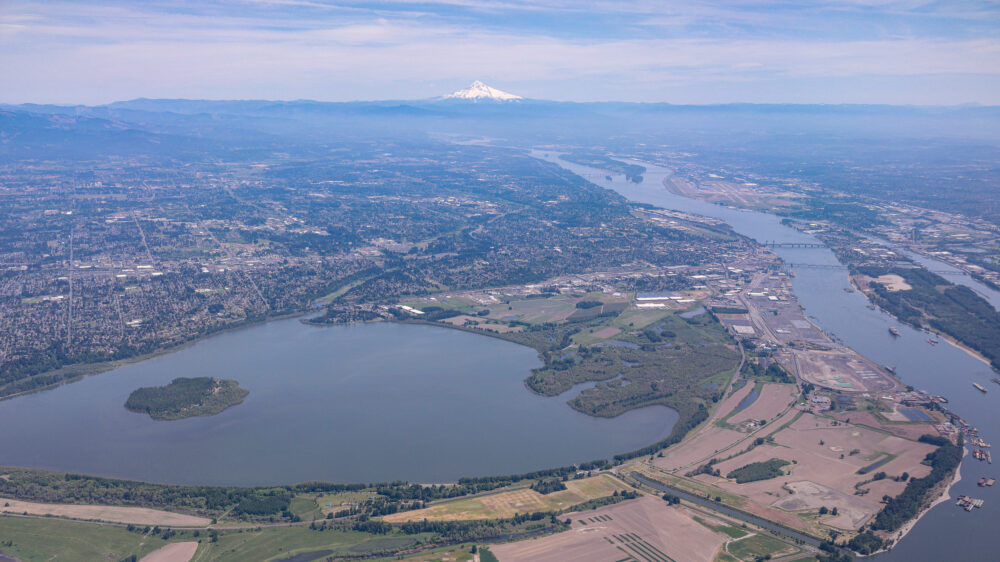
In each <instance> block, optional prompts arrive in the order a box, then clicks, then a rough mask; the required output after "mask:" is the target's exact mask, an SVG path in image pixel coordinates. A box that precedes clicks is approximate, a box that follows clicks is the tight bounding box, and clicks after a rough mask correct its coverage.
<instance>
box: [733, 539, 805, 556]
mask: <svg viewBox="0 0 1000 562" xmlns="http://www.w3.org/2000/svg"><path fill="white" fill-rule="evenodd" d="M791 548H793V547H792V546H791V545H789V544H788V543H785V542H782V541H779V540H778V539H776V538H774V537H769V536H767V535H754V536H752V537H747V538H745V539H742V540H738V541H731V542H730V543H729V544H727V545H726V549H727V550H728V551H729V553H730V554H732V555H733V556H736V557H737V558H739V559H741V560H748V561H752V560H757V559H758V557H763V556H767V555H768V554H770V555H772V557H774V555H775V554H777V553H779V552H782V551H787V550H790V549H791Z"/></svg>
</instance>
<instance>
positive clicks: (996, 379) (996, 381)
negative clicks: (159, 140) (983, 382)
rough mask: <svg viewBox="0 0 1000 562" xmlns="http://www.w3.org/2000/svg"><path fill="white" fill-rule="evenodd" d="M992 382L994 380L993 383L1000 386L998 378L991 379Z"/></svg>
mask: <svg viewBox="0 0 1000 562" xmlns="http://www.w3.org/2000/svg"><path fill="white" fill-rule="evenodd" d="M990 380H992V381H993V382H995V383H997V384H1000V379H998V378H996V377H993V378H992V379H990Z"/></svg>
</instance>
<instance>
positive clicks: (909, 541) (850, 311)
mask: <svg viewBox="0 0 1000 562" xmlns="http://www.w3.org/2000/svg"><path fill="white" fill-rule="evenodd" d="M533 156H535V157H538V158H541V159H543V160H546V161H549V162H552V163H555V164H557V165H559V166H562V167H563V168H566V169H568V170H570V171H573V172H575V173H577V174H578V175H580V176H583V177H585V178H586V179H588V180H589V181H591V182H593V183H595V184H597V185H600V186H602V187H606V188H608V189H612V190H614V191H616V192H617V193H619V194H621V195H622V196H624V197H626V198H627V199H629V200H631V201H635V202H638V203H647V204H652V205H656V206H658V207H662V208H666V209H673V210H678V211H684V212H689V213H694V214H699V215H704V216H709V217H713V218H717V219H720V220H723V221H725V222H727V223H728V224H729V225H730V226H732V227H733V229H734V230H735V231H736V232H738V233H740V234H742V235H744V236H747V237H750V238H753V239H755V240H757V241H758V242H765V241H774V242H778V243H782V242H806V243H811V244H820V243H821V241H820V240H818V239H817V238H815V237H813V236H810V235H808V234H805V233H802V232H800V231H798V230H795V229H794V228H791V227H788V226H784V225H782V224H781V219H780V218H779V217H777V216H775V215H771V214H768V213H760V212H755V211H745V210H739V209H733V208H729V207H723V206H720V205H715V204H712V203H706V202H704V201H699V200H696V199H690V198H687V197H682V196H679V195H675V194H673V193H671V192H669V191H667V189H666V188H665V187H664V180H665V179H666V178H668V177H669V176H670V175H672V172H671V170H669V169H666V168H662V167H659V166H655V165H651V164H648V163H645V162H638V161H631V163H635V164H639V165H641V166H644V167H645V168H646V174H645V175H644V180H643V181H642V183H639V184H635V183H632V182H628V181H626V180H625V178H624V176H621V175H612V176H611V177H612V180H610V181H609V180H608V179H607V178H606V176H607V175H608V172H606V171H603V170H598V169H595V168H589V167H586V166H580V165H577V164H573V163H570V162H566V161H564V160H561V159H559V158H558V156H557V154H556V153H553V152H546V151H534V152H533ZM775 251H776V252H777V253H778V255H780V256H781V257H782V258H783V259H784V260H785V261H786V262H788V263H804V264H821V265H837V264H839V262H838V261H837V258H836V256H834V254H833V252H832V251H830V249H828V248H826V247H821V248H778V249H776V250H775ZM922 261H923V262H925V263H926V264H930V265H932V266H933V269H947V268H948V266H947V264H942V263H940V262H937V261H935V260H930V259H929V258H922ZM978 285H980V286H976V287H975V288H976V290H977V292H983V293H984V294H985V296H987V298H988V299H989V300H990V302H993V303H996V302H1000V293H997V292H996V291H992V290H991V289H989V288H988V287H985V286H983V285H981V284H978ZM792 286H793V289H794V291H795V294H796V296H797V297H798V299H799V301H800V302H801V304H802V306H803V307H804V308H805V311H806V314H808V315H809V317H810V319H811V320H813V322H815V323H816V324H817V325H818V326H819V327H820V328H822V329H823V330H824V331H826V332H827V333H828V334H832V335H835V336H837V337H838V338H839V339H840V340H841V341H842V342H843V343H844V344H845V345H848V346H850V347H851V348H853V349H855V350H857V351H858V352H860V353H861V354H863V355H865V356H866V357H868V358H870V359H872V360H874V361H876V362H878V363H880V364H883V365H890V366H894V367H895V368H896V372H897V375H898V376H899V378H900V379H901V380H902V381H903V382H904V383H906V384H910V385H913V386H914V387H916V388H918V389H923V390H926V391H928V392H930V393H932V394H939V395H942V396H945V397H947V398H948V399H949V401H950V403H949V405H948V406H949V409H951V410H952V411H954V412H956V413H958V414H959V415H961V416H962V417H963V418H964V419H965V420H966V421H968V422H969V423H971V424H973V425H974V426H976V427H978V428H979V430H980V432H981V435H982V436H983V438H984V439H986V440H987V441H990V439H991V438H1000V416H997V415H996V410H997V394H1000V387H997V386H996V385H994V384H993V383H992V382H990V379H991V377H992V376H994V373H993V372H992V370H991V369H990V367H989V366H988V365H986V364H984V363H982V362H981V361H979V360H977V359H975V358H973V357H971V356H970V355H969V354H967V353H965V352H964V351H962V350H961V349H959V348H957V347H954V346H952V345H950V344H947V343H945V342H942V343H941V344H940V345H937V346H932V345H929V344H928V343H927V342H926V339H927V335H926V334H924V333H922V332H920V331H918V330H915V329H913V328H911V327H909V326H906V325H904V324H901V323H899V322H897V321H896V320H894V319H893V318H892V317H890V316H889V315H887V314H885V313H883V312H881V311H880V310H870V309H869V308H868V307H867V305H868V300H867V299H866V298H865V296H864V295H862V294H860V293H857V292H852V293H848V292H846V291H844V289H846V288H850V282H849V280H848V278H847V272H846V270H828V269H827V270H824V269H811V268H798V269H796V270H795V277H794V278H793V280H792ZM889 326H895V327H896V328H897V329H898V330H899V331H900V333H901V337H899V338H893V337H892V336H891V335H890V334H889V333H888V328H889ZM973 382H978V383H980V384H982V385H984V386H987V387H989V388H990V389H991V390H994V391H995V392H992V393H990V394H983V393H981V392H979V391H977V390H976V389H975V388H973V386H972V383H973ZM996 474H997V473H996V472H995V471H994V470H993V469H992V465H988V464H985V463H982V462H979V461H976V460H974V459H973V458H972V456H971V455H967V456H966V457H965V462H963V463H962V469H961V476H962V481H961V482H959V483H958V484H956V485H955V486H953V487H952V488H951V492H950V493H951V495H952V497H955V496H957V495H961V494H964V495H970V496H973V497H977V498H983V499H985V500H986V503H985V505H984V507H983V508H981V509H977V510H975V511H974V512H972V513H968V512H966V511H964V510H962V509H960V508H958V507H956V506H955V505H954V502H944V503H941V504H939V505H938V506H936V507H934V508H933V509H931V510H930V512H928V513H927V514H926V515H925V516H924V517H923V518H921V519H920V521H919V522H918V523H917V525H916V526H915V527H914V529H913V530H912V531H911V532H910V533H909V534H908V535H907V536H906V537H905V538H904V539H903V540H902V541H901V542H900V543H899V545H897V546H896V547H895V548H894V549H893V550H891V551H890V552H888V553H885V554H881V555H879V556H877V557H875V558H877V559H878V560H880V561H882V560H885V561H896V560H899V561H909V560H957V559H968V560H972V559H983V560H989V559H994V556H996V553H997V552H998V551H1000V533H996V532H995V530H994V529H993V527H994V524H995V522H996V521H1000V499H998V498H997V497H996V494H995V492H994V490H995V488H979V487H978V486H977V485H976V481H977V480H979V478H980V477H983V476H988V477H995V476H996Z"/></svg>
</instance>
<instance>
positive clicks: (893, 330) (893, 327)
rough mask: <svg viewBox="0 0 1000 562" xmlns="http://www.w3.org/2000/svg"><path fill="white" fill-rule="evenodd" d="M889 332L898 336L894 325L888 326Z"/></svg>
mask: <svg viewBox="0 0 1000 562" xmlns="http://www.w3.org/2000/svg"><path fill="white" fill-rule="evenodd" d="M889 333H890V334H892V335H893V337H896V338H898V337H899V330H898V329H897V328H896V327H895V326H889Z"/></svg>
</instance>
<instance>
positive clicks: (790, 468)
mask: <svg viewBox="0 0 1000 562" xmlns="http://www.w3.org/2000/svg"><path fill="white" fill-rule="evenodd" d="M775 386H781V385H775ZM741 390H742V389H741ZM776 395H777V394H776ZM782 396H784V395H782ZM762 397H763V394H762ZM758 400H760V398H758ZM779 402H780V401H774V402H773V404H774V405H775V407H776V405H777V404H778V403H779ZM786 418H789V419H785V418H782V419H781V420H779V422H774V423H772V424H770V426H773V429H768V431H767V432H766V433H764V432H762V433H760V434H759V435H763V436H765V439H764V440H763V441H762V442H758V443H754V446H753V447H748V446H744V445H743V444H740V445H739V446H735V447H731V448H730V449H728V450H726V449H720V450H719V451H716V453H715V455H714V456H713V457H712V458H716V459H717V462H715V463H714V464H712V469H713V470H718V471H719V474H720V475H719V476H713V475H710V474H700V475H698V476H697V477H696V478H694V479H689V478H683V479H680V480H681V481H682V482H685V483H687V488H692V489H694V490H695V491H699V490H698V487H699V486H702V487H704V486H707V487H708V488H706V489H704V490H703V492H705V493H711V494H713V495H714V494H718V495H720V496H721V497H723V498H724V499H725V500H727V501H726V503H730V501H732V500H733V498H742V499H741V500H740V501H739V503H737V504H733V505H740V504H742V505H743V508H744V509H746V510H748V511H753V512H755V513H756V512H761V513H764V512H771V513H772V515H771V517H772V518H773V517H774V516H773V511H774V510H775V509H777V510H781V511H784V512H786V513H788V514H794V515H796V516H798V517H801V518H802V520H801V522H800V523H799V524H798V525H795V526H797V527H801V526H803V525H806V526H810V525H812V524H813V523H815V522H818V523H822V524H823V525H827V526H830V527H835V528H838V529H841V530H846V531H853V530H856V529H858V528H859V527H860V526H862V525H863V524H864V523H865V522H867V521H868V520H869V519H870V518H871V517H872V516H874V515H875V514H876V513H877V512H878V511H879V510H880V509H881V507H882V504H881V503H880V500H881V498H882V496H883V495H889V496H896V495H898V494H899V493H901V492H902V491H903V489H904V488H905V486H906V484H905V483H904V482H902V481H897V480H896V478H895V477H898V476H900V475H902V474H903V473H907V475H908V476H910V477H916V478H919V477H922V476H925V475H927V474H928V473H929V472H930V468H929V467H927V466H925V465H923V464H921V461H922V460H923V459H924V456H925V455H926V454H927V453H929V452H931V451H933V450H934V449H935V447H934V446H932V445H928V444H925V443H918V442H914V441H911V440H907V439H904V438H902V437H899V436H896V435H893V434H891V433H888V432H883V431H879V430H876V429H873V428H870V427H864V426H858V425H851V424H847V423H844V422H843V421H837V420H834V419H831V418H828V417H823V416H817V415H814V414H809V413H805V414H800V413H798V412H796V411H795V410H793V411H790V412H789V413H788V414H786ZM791 420H794V421H791ZM788 422H791V423H788ZM786 426H787V427H786ZM923 427H924V431H923V433H927V432H928V431H931V427H930V426H929V425H927V424H924V426H923ZM729 431H731V430H726V429H723V428H719V427H713V428H711V429H710V430H708V431H706V433H705V434H704V436H702V437H699V439H697V440H696V441H695V443H691V444H687V445H685V446H682V447H681V448H679V449H678V451H669V450H668V452H667V454H666V455H665V457H664V458H663V459H656V465H657V466H659V467H662V468H669V467H671V466H676V467H679V468H681V469H682V470H678V471H677V473H676V474H677V476H678V477H679V476H681V475H682V473H683V471H684V470H692V468H689V467H695V466H700V465H698V463H699V462H707V461H706V459H705V457H702V458H701V459H698V460H697V461H695V462H693V463H692V462H690V461H691V460H692V459H695V458H696V457H697V456H698V455H705V453H706V452H707V451H706V449H705V448H704V447H705V446H706V445H704V444H702V445H701V446H700V448H695V447H694V445H697V444H699V443H700V442H702V441H706V442H707V443H708V444H709V445H710V444H712V443H722V442H724V439H722V437H724V436H727V435H729V434H727V433H725V432H729ZM713 436H714V437H715V438H716V440H715V441H712V440H711V438H712V437H713ZM748 444H749V443H748ZM681 449H686V450H681ZM678 452H680V453H682V455H683V456H682V457H681V459H682V461H678V459H677V458H676V457H674V455H676V453H678ZM772 459H781V460H783V461H787V462H788V463H790V464H787V465H785V466H783V467H782V468H781V471H782V472H783V473H784V475H783V476H779V477H776V478H767V479H761V480H757V481H752V482H745V483H742V484H739V483H737V482H736V481H735V480H733V479H731V478H726V476H727V475H729V474H730V473H732V472H733V471H735V470H737V469H740V468H741V467H745V466H747V465H752V464H753V463H767V462H769V461H771V460H772ZM680 462H687V463H688V464H684V465H681V464H680ZM878 473H885V476H882V477H876V474H878ZM658 477H659V478H660V479H663V477H664V475H663V474H662V473H661V474H660V475H659V476H658ZM695 482H698V483H699V484H695ZM719 490H721V491H723V492H725V493H724V494H719V493H718V491H719ZM824 507H825V508H827V510H826V511H827V512H824V513H823V514H822V515H821V514H820V513H819V512H820V509H821V508H824ZM834 508H836V511H834Z"/></svg>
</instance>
